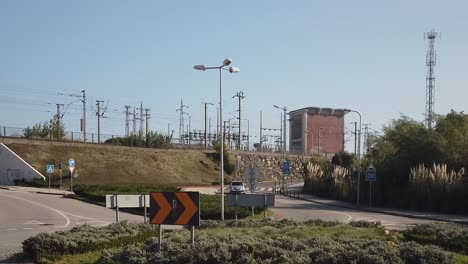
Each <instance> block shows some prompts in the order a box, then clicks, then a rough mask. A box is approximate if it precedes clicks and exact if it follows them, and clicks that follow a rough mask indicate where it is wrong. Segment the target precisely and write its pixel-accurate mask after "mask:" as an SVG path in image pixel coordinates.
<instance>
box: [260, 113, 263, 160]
mask: <svg viewBox="0 0 468 264" xmlns="http://www.w3.org/2000/svg"><path fill="white" fill-rule="evenodd" d="M262 141H263V138H262V111H261V110H260V152H261V151H262Z"/></svg>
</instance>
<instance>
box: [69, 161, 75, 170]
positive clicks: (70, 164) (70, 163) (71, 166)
mask: <svg viewBox="0 0 468 264" xmlns="http://www.w3.org/2000/svg"><path fill="white" fill-rule="evenodd" d="M68 166H69V167H70V168H75V160H74V159H69V160H68Z"/></svg>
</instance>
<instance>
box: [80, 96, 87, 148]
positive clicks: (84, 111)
mask: <svg viewBox="0 0 468 264" xmlns="http://www.w3.org/2000/svg"><path fill="white" fill-rule="evenodd" d="M81 92H82V93H83V101H82V102H83V125H82V126H83V143H85V144H86V91H85V90H83V91H81Z"/></svg>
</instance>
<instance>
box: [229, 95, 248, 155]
mask: <svg viewBox="0 0 468 264" xmlns="http://www.w3.org/2000/svg"><path fill="white" fill-rule="evenodd" d="M234 97H237V98H238V99H239V139H238V143H237V150H240V149H241V144H242V136H241V132H242V115H241V113H242V108H241V100H242V99H245V96H244V92H237V93H236V95H234V96H233V97H232V98H234Z"/></svg>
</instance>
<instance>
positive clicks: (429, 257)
mask: <svg viewBox="0 0 468 264" xmlns="http://www.w3.org/2000/svg"><path fill="white" fill-rule="evenodd" d="M400 258H401V259H402V260H403V261H404V262H405V263H408V264H452V263H453V264H455V263H456V260H455V256H454V255H453V254H450V253H447V252H445V251H443V250H442V249H440V248H439V247H436V246H432V245H429V246H422V245H420V244H418V243H416V242H406V243H403V244H402V245H401V246H400Z"/></svg>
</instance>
